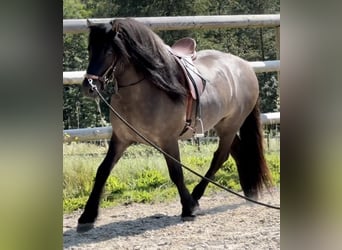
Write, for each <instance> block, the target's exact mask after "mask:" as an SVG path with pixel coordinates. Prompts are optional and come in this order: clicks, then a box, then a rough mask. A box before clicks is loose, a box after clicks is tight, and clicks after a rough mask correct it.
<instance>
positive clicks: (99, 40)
mask: <svg viewBox="0 0 342 250" xmlns="http://www.w3.org/2000/svg"><path fill="white" fill-rule="evenodd" d="M88 27H89V29H90V33H89V42H88V53H89V64H88V67H87V71H86V74H85V78H84V80H83V83H82V87H83V92H84V94H85V95H87V96H89V97H96V93H95V91H94V90H93V89H92V87H91V84H94V85H96V87H97V89H98V90H99V91H104V90H105V88H106V85H107V83H108V82H110V81H111V80H112V79H113V74H114V71H115V67H116V62H117V57H116V56H115V54H114V49H113V40H114V35H115V32H114V31H113V30H112V25H111V24H110V23H108V24H91V23H90V22H89V21H88ZM90 83H91V84H90Z"/></svg>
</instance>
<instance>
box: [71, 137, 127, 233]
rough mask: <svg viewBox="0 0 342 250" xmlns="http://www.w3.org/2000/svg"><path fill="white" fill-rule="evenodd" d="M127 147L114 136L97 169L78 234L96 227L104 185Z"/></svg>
mask: <svg viewBox="0 0 342 250" xmlns="http://www.w3.org/2000/svg"><path fill="white" fill-rule="evenodd" d="M127 147H128V145H127V144H123V143H119V142H118V141H117V140H116V139H115V137H114V136H113V137H112V139H111V141H110V144H109V149H108V152H107V155H106V157H105V158H104V160H103V161H102V163H101V165H100V166H99V168H98V169H97V172H96V177H95V183H94V186H93V190H92V191H91V194H90V196H89V199H88V201H87V204H86V206H85V208H84V212H83V213H82V215H81V217H80V218H79V219H78V225H77V232H86V231H88V230H90V229H91V228H93V227H94V222H95V220H96V217H97V215H98V208H99V204H100V198H101V194H102V191H103V188H104V185H105V183H106V181H107V178H108V176H109V174H110V172H111V170H112V169H113V167H114V164H115V163H116V162H117V161H118V160H119V159H120V157H121V155H122V153H123V152H124V150H125V149H126V148H127Z"/></svg>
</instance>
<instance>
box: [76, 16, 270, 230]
mask: <svg viewBox="0 0 342 250" xmlns="http://www.w3.org/2000/svg"><path fill="white" fill-rule="evenodd" d="M88 26H89V29H90V34H89V47H88V50H89V65H88V68H87V73H86V75H85V79H84V81H83V89H84V92H85V93H86V94H87V95H88V96H90V97H95V96H96V92H95V91H94V90H93V89H92V88H91V87H90V85H89V81H90V82H92V83H93V84H95V85H96V86H97V88H98V89H99V90H100V91H103V90H105V89H106V86H107V83H108V81H109V80H113V81H114V84H115V89H116V91H115V93H113V95H112V96H111V101H110V102H111V105H112V106H113V107H114V109H115V110H116V111H117V112H118V113H120V114H122V116H124V118H125V119H126V120H127V121H128V122H129V123H130V124H132V125H133V126H134V127H135V128H137V129H138V130H139V131H140V132H141V133H142V134H143V135H144V136H145V137H147V138H148V139H149V140H151V141H152V142H153V143H154V144H156V145H158V146H159V147H160V148H161V149H162V150H163V151H164V152H166V153H167V154H169V155H171V156H172V157H173V158H175V159H177V160H180V153H179V147H178V140H179V139H187V138H191V137H192V136H193V134H194V131H197V132H198V133H203V131H208V130H209V129H211V128H214V129H215V131H216V133H217V135H218V136H219V145H218V148H217V150H216V152H215V153H214V156H213V159H212V162H211V165H210V168H209V170H208V171H207V173H206V175H205V176H206V177H208V178H213V177H214V175H215V173H216V172H217V171H218V170H219V168H220V167H221V166H222V164H223V163H224V162H225V161H226V160H227V159H228V157H229V155H231V156H232V157H233V158H234V160H235V162H236V164H237V169H238V174H239V179H240V184H241V187H242V190H243V192H244V194H245V195H246V196H247V197H252V198H255V199H256V198H257V197H258V194H259V193H260V191H261V190H262V188H263V187H264V186H266V187H269V186H270V185H271V184H272V180H271V177H270V173H269V170H268V168H267V166H266V163H265V159H264V155H263V142H262V141H263V136H262V132H261V125H260V120H259V119H260V117H259V116H260V113H259V108H258V98H259V85H258V81H257V78H256V75H255V73H254V71H253V69H252V68H251V67H250V65H249V63H248V62H247V61H245V60H243V59H241V58H239V57H237V56H234V55H231V54H228V53H223V52H220V51H216V50H202V51H199V52H197V53H196V55H194V53H195V51H194V45H195V44H194V43H192V44H191V45H190V46H188V47H186V48H185V51H191V52H192V53H193V54H192V56H193V64H194V66H195V68H196V69H197V71H198V73H199V74H200V75H201V77H202V78H203V79H205V81H206V85H205V88H204V86H202V89H201V90H203V93H201V95H200V96H199V95H197V97H198V98H196V96H195V97H191V98H189V96H190V95H191V94H190V90H189V86H188V83H187V80H186V79H187V76H186V74H185V73H184V68H183V69H182V67H181V66H180V64H179V62H178V59H177V56H175V55H174V53H173V50H172V49H170V47H168V46H167V45H166V44H165V43H164V42H163V41H162V39H161V38H160V37H159V36H157V34H155V33H154V32H153V31H152V30H151V29H149V28H148V27H147V26H145V25H144V24H142V23H139V22H137V21H135V20H133V19H129V18H128V19H117V20H115V21H112V22H110V23H108V24H90V23H88ZM197 92H199V91H197ZM192 103H193V105H192ZM199 110H200V115H199V114H198V113H199V112H198V111H199ZM110 121H111V125H112V128H113V133H112V136H111V140H110V143H109V149H108V152H107V154H106V157H105V158H104V160H103V162H102V163H101V164H100V166H99V168H98V170H97V173H96V178H95V183H94V186H93V189H92V192H91V194H90V196H89V199H88V201H87V203H86V205H85V208H84V212H83V214H82V215H81V216H80V218H79V220H78V227H77V230H78V231H79V232H84V231H87V230H89V229H91V228H92V227H93V226H94V222H95V220H96V218H97V216H98V208H99V203H100V197H101V194H102V191H103V187H104V185H105V182H106V180H107V178H108V176H109V174H110V172H111V171H112V169H113V167H114V165H115V164H116V163H117V161H118V160H119V159H120V157H121V156H122V154H123V152H124V151H125V150H126V149H127V147H129V146H130V145H131V144H133V143H136V142H138V143H146V142H145V141H144V140H142V139H141V137H139V136H137V135H136V134H135V133H134V132H133V131H132V130H131V129H130V128H128V127H127V126H126V125H125V124H124V123H123V122H122V121H121V120H119V119H118V118H117V117H116V116H114V115H113V114H111V115H110ZM187 128H189V129H187ZM165 159H166V163H167V167H168V170H169V174H170V178H171V180H172V181H173V182H174V184H175V185H176V186H177V189H178V192H179V196H180V202H181V205H182V213H181V216H182V218H184V219H187V218H189V217H193V216H194V212H195V210H196V209H197V208H198V207H199V203H198V201H199V199H200V198H201V196H202V195H203V193H204V191H205V189H206V187H207V185H208V181H207V180H204V179H202V180H201V181H200V182H199V184H198V185H197V186H196V187H195V188H194V190H193V191H192V192H191V193H190V192H189V190H188V189H187V187H186V186H185V183H184V178H183V171H182V167H181V165H180V164H179V163H177V162H176V161H174V160H172V159H170V158H169V157H166V156H165Z"/></svg>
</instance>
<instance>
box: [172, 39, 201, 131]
mask: <svg viewBox="0 0 342 250" xmlns="http://www.w3.org/2000/svg"><path fill="white" fill-rule="evenodd" d="M168 49H169V51H170V53H171V54H172V55H173V56H174V58H175V59H176V62H177V63H178V65H179V66H180V68H181V69H182V72H183V74H184V78H185V80H186V85H187V87H188V90H189V94H188V97H187V108H186V119H185V125H184V128H183V130H182V132H181V133H180V135H179V136H181V135H183V134H184V133H185V132H187V131H188V130H189V129H191V130H192V131H193V133H194V135H195V136H196V137H202V136H204V131H203V124H202V120H201V106H200V96H201V95H202V93H203V91H204V89H205V85H206V80H205V79H204V78H203V77H202V76H201V74H200V73H199V71H198V70H197V68H196V67H195V65H194V64H193V61H194V60H196V41H195V40H194V39H192V38H182V39H180V40H178V41H177V42H176V43H175V44H174V45H173V46H172V47H171V48H170V47H168ZM194 100H196V110H195V118H196V121H195V124H194V125H193V126H192V119H191V114H192V106H193V102H194ZM197 121H199V122H200V123H201V129H202V131H201V132H200V133H196V129H195V127H196V122H197Z"/></svg>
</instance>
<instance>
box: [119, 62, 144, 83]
mask: <svg viewBox="0 0 342 250" xmlns="http://www.w3.org/2000/svg"><path fill="white" fill-rule="evenodd" d="M143 77H144V76H143V74H141V73H139V72H138V71H137V70H136V69H135V67H134V66H133V65H132V64H129V65H126V66H125V67H124V69H123V71H122V72H121V73H120V74H119V75H116V77H115V78H116V81H117V83H118V85H119V86H123V87H125V86H128V85H131V84H132V83H135V82H138V81H139V80H141V79H143Z"/></svg>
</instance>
